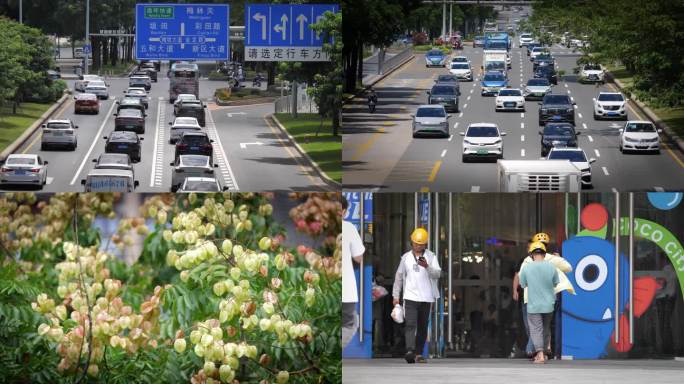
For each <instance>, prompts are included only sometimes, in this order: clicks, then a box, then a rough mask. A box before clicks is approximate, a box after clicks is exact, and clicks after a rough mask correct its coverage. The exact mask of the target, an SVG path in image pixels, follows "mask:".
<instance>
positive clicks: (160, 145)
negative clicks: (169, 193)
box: [150, 97, 166, 187]
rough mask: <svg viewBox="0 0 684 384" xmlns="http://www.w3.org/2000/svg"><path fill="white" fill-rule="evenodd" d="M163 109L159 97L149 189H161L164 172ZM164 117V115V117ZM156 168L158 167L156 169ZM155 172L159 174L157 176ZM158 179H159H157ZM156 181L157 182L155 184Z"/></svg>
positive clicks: (163, 106)
mask: <svg viewBox="0 0 684 384" xmlns="http://www.w3.org/2000/svg"><path fill="white" fill-rule="evenodd" d="M164 109H165V105H164V103H163V102H162V97H159V106H158V107H157V124H156V125H155V133H154V152H153V153H154V155H153V156H152V171H151V173H150V187H153V186H155V184H156V185H157V186H158V187H161V181H162V180H161V179H162V172H164V167H163V162H164V127H163V126H162V124H163V122H162V121H161V116H162V111H163V110H164ZM164 116H165V117H166V115H164ZM157 167H159V168H158V169H157ZM157 171H159V173H158V174H157ZM157 177H159V179H157ZM157 180H159V181H158V182H157Z"/></svg>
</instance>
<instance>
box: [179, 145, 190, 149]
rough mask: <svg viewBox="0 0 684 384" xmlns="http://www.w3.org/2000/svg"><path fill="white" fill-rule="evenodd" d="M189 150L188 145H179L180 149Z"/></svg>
mask: <svg viewBox="0 0 684 384" xmlns="http://www.w3.org/2000/svg"><path fill="white" fill-rule="evenodd" d="M186 148H188V145H187V144H178V149H186Z"/></svg>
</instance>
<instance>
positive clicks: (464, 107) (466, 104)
mask: <svg viewBox="0 0 684 384" xmlns="http://www.w3.org/2000/svg"><path fill="white" fill-rule="evenodd" d="M468 97H470V96H468ZM466 108H468V103H465V104H463V109H466Z"/></svg>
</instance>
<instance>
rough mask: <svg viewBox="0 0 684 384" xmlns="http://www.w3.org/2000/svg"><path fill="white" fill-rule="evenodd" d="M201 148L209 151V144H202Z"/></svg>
mask: <svg viewBox="0 0 684 384" xmlns="http://www.w3.org/2000/svg"><path fill="white" fill-rule="evenodd" d="M203 148H204V149H211V144H204V146H203Z"/></svg>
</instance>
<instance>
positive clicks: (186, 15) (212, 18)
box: [135, 4, 230, 60]
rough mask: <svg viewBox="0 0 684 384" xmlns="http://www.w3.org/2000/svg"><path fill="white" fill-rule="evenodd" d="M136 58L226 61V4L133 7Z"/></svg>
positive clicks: (144, 5)
mask: <svg viewBox="0 0 684 384" xmlns="http://www.w3.org/2000/svg"><path fill="white" fill-rule="evenodd" d="M135 10H136V13H135V53H136V58H137V59H150V60H152V59H154V60H227V59H228V58H229V57H230V44H229V43H228V36H229V20H230V17H229V12H230V8H229V6H228V5H227V4H137V5H136V7H135Z"/></svg>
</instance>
